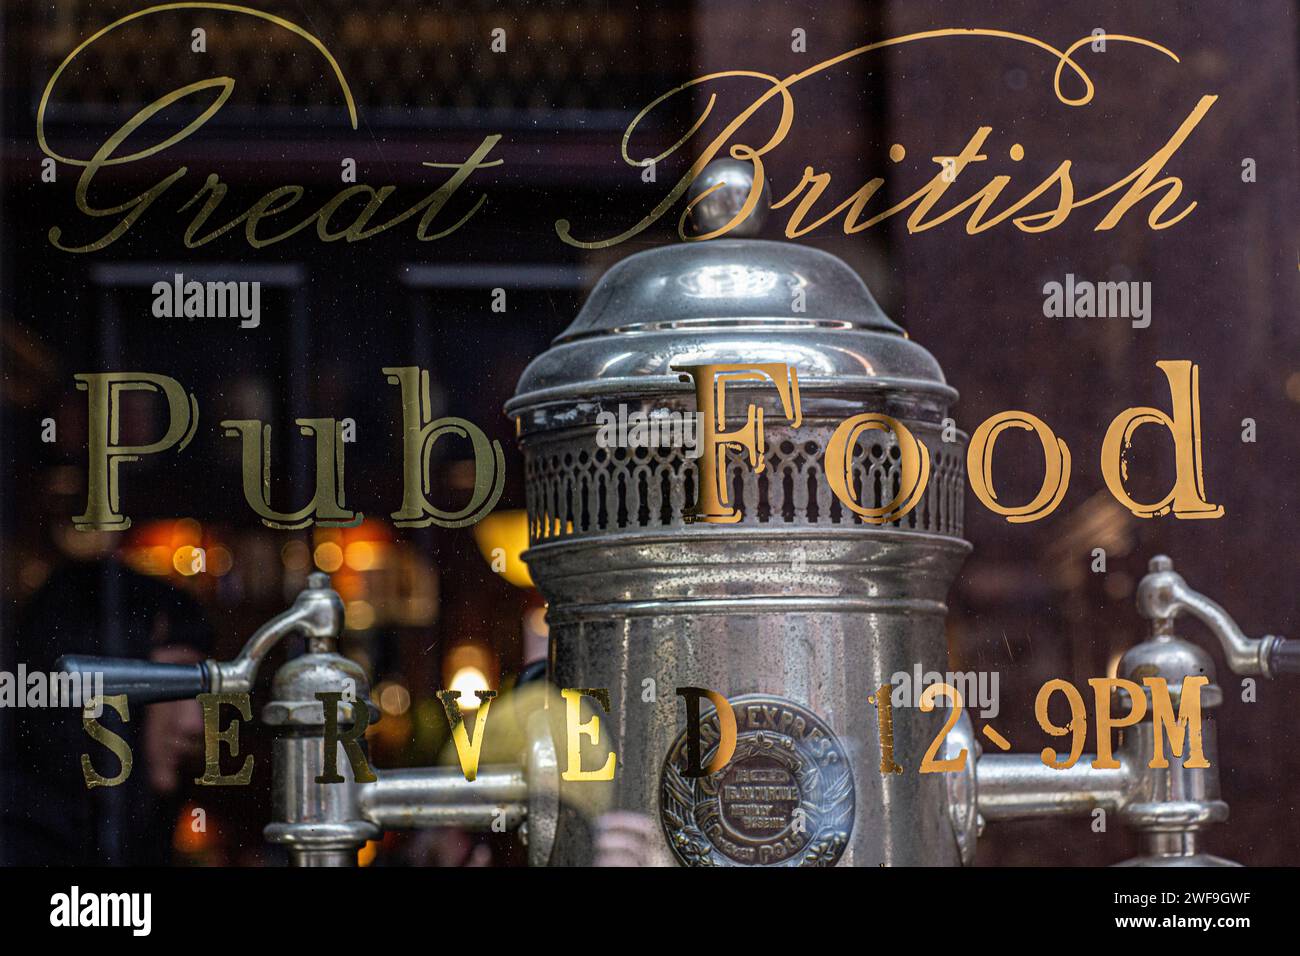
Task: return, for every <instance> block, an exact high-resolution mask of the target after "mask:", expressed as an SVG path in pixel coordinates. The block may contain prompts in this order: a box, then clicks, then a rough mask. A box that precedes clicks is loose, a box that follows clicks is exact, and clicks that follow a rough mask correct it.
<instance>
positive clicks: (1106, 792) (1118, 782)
mask: <svg viewBox="0 0 1300 956" xmlns="http://www.w3.org/2000/svg"><path fill="white" fill-rule="evenodd" d="M1092 759H1093V756H1092V755H1091V754H1084V755H1083V756H1082V757H1080V758H1079V759H1078V761H1076V762H1075V764H1074V766H1072V767H1069V768H1068V769H1065V770H1057V769H1055V768H1052V767H1049V766H1047V765H1046V764H1044V763H1043V761H1042V759H1041V758H1040V757H1039V756H1038V755H1037V754H986V755H984V756H982V757H980V759H979V761H978V762H977V763H976V764H975V780H976V787H977V800H978V805H979V812H980V815H981V816H982V817H984V819H985V820H1024V819H1028V818H1032V817H1045V816H1067V815H1083V814H1087V813H1090V812H1091V811H1092V810H1094V809H1095V808H1097V807H1102V808H1104V809H1107V810H1114V809H1118V808H1119V807H1120V806H1121V805H1122V804H1123V803H1124V802H1125V801H1126V800H1127V799H1128V795H1129V793H1130V792H1131V789H1132V786H1133V783H1134V778H1133V774H1132V772H1131V770H1130V765H1129V762H1128V761H1127V760H1125V759H1124V756H1123V755H1122V754H1121V755H1119V757H1118V758H1117V759H1118V760H1119V764H1120V766H1119V768H1118V769H1116V770H1104V769H1103V770H1097V769H1094V768H1093V767H1092Z"/></svg>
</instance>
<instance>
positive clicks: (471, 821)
mask: <svg viewBox="0 0 1300 956" xmlns="http://www.w3.org/2000/svg"><path fill="white" fill-rule="evenodd" d="M376 773H377V775H378V777H379V779H378V780H377V781H375V782H374V783H367V784H362V785H361V787H360V792H359V794H358V797H357V804H358V808H359V809H360V811H361V815H362V817H364V818H365V819H366V820H369V821H370V822H372V823H374V824H376V825H377V826H379V827H381V828H382V829H385V830H392V829H419V828H427V827H450V826H458V827H466V828H469V829H476V830H488V829H492V825H493V823H495V822H497V821H498V820H502V821H503V822H504V828H505V829H506V830H513V829H515V828H516V827H518V826H519V824H520V823H522V822H523V821H524V819H525V818H526V817H527V813H528V806H527V804H528V785H527V783H526V782H525V780H524V771H523V768H522V767H519V766H512V765H509V764H501V765H495V766H490V767H480V768H479V771H478V775H477V776H476V777H475V779H474V780H473V781H467V780H466V779H465V775H464V774H463V773H462V772H461V769H460V767H421V768H408V769H401V770H379V771H376Z"/></svg>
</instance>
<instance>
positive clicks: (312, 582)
mask: <svg viewBox="0 0 1300 956" xmlns="http://www.w3.org/2000/svg"><path fill="white" fill-rule="evenodd" d="M329 586H330V576H329V575H328V574H326V573H325V572H324V571H313V572H312V573H311V574H309V575H307V587H309V588H313V589H315V590H318V591H319V590H321V589H322V588H327V587H329Z"/></svg>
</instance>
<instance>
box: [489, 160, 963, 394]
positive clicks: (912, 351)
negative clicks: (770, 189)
mask: <svg viewBox="0 0 1300 956" xmlns="http://www.w3.org/2000/svg"><path fill="white" fill-rule="evenodd" d="M727 162H728V163H731V162H733V161H727ZM716 165H719V164H711V165H710V166H709V167H708V168H706V170H705V171H704V173H703V174H701V177H700V179H701V180H703V181H705V183H706V185H707V182H708V181H709V178H710V176H711V174H712V175H713V176H714V178H715V180H716V177H717V176H718V174H717V172H716V171H715V169H714V167H715V166H716ZM736 165H739V166H743V167H746V168H747V164H736ZM751 176H752V174H751ZM699 188H700V185H699V184H698V183H697V190H698V189H699ZM742 190H743V192H742ZM747 194H748V185H747V184H746V182H745V180H744V179H743V177H742V176H740V175H739V174H738V173H737V172H736V171H735V170H734V169H733V170H732V171H731V173H730V174H729V179H728V180H727V181H724V182H723V184H722V186H721V187H720V188H717V189H715V191H714V192H713V193H712V194H710V195H709V196H708V197H706V198H705V200H703V201H701V202H700V203H698V204H697V205H696V207H695V209H694V210H693V215H694V217H695V220H696V224H697V225H698V226H700V227H701V228H703V229H704V230H716V229H718V228H721V227H722V226H724V225H726V223H727V222H728V221H730V218H731V217H733V216H734V215H735V213H736V212H737V211H739V208H740V206H741V203H742V202H743V195H747ZM737 196H740V197H741V198H740V199H737V198H736V197H737ZM710 202H712V203H713V204H712V205H710V204H709V203H710ZM701 210H703V211H701ZM747 225H748V222H746V223H742V224H741V226H742V227H743V226H747ZM755 362H782V363H785V364H788V365H792V366H794V367H795V368H796V370H797V372H798V375H799V383H800V387H801V388H813V389H817V388H821V387H834V388H836V389H840V388H846V389H853V388H855V387H860V388H869V389H879V388H901V389H907V390H911V391H920V392H929V393H932V394H933V393H940V394H942V395H943V396H944V397H946V399H947V400H949V401H951V400H952V399H953V398H955V395H956V393H955V392H953V391H952V389H950V388H949V387H948V386H947V385H946V384H945V382H944V377H943V371H942V369H941V368H940V367H939V364H938V362H936V361H935V359H934V357H933V356H932V355H930V353H929V352H928V351H926V350H925V349H924V348H922V347H921V346H920V345H917V344H916V343H915V342H912V341H911V340H910V339H908V338H907V334H906V333H905V332H904V331H903V329H902V328H900V327H899V326H898V325H897V324H896V323H894V322H893V321H892V320H891V319H890V318H889V316H887V315H886V314H885V313H884V311H883V310H882V309H881V308H880V306H879V305H878V304H877V302H876V300H875V298H874V297H873V296H872V294H871V291H870V290H869V289H868V288H867V286H866V283H864V282H863V281H862V278H861V277H860V276H859V275H858V274H857V273H856V272H854V271H853V269H852V268H850V267H849V265H848V264H847V263H845V262H844V261H843V260H842V259H840V258H838V257H837V256H834V255H831V254H830V253H828V252H823V251H821V250H820V249H815V248H812V247H810V246H805V245H799V244H795V243H790V242H771V241H766V240H761V239H733V238H718V239H712V240H705V241H687V242H683V243H678V244H674V245H671V246H665V247H661V248H658V249H651V250H648V251H645V252H639V253H636V254H635V255H631V256H628V257H627V258H626V259H623V260H622V261H620V262H619V263H617V264H616V265H614V266H613V267H612V268H611V269H609V271H607V272H606V273H605V275H604V276H603V277H601V279H600V281H599V282H598V283H597V284H596V287H595V288H594V289H593V290H592V292H591V294H590V296H588V298H587V301H586V303H585V304H584V305H583V307H582V309H581V310H580V311H579V313H578V316H577V318H576V319H574V321H573V324H572V325H570V326H569V327H568V328H567V329H566V330H565V331H564V332H563V333H562V334H560V335H559V336H558V337H557V338H556V339H555V340H554V341H553V342H552V344H551V347H550V349H548V350H547V351H546V352H544V353H543V354H542V355H540V356H539V357H538V358H536V359H535V360H534V361H533V362H532V363H531V364H530V365H529V366H528V368H527V369H526V370H525V371H524V373H523V375H522V377H521V378H520V381H519V386H518V389H517V391H516V394H515V398H514V399H512V400H511V401H510V403H509V404H508V405H507V406H506V411H507V413H508V414H514V413H515V412H516V411H518V410H519V409H521V408H523V407H525V406H529V405H533V404H537V403H541V402H550V401H559V400H562V399H565V398H569V399H577V398H581V397H589V398H596V397H601V396H608V397H614V396H618V395H627V394H629V393H635V392H638V391H661V390H677V389H682V388H686V389H689V387H690V386H689V385H686V384H683V383H682V382H681V380H680V376H679V374H678V373H676V372H674V371H673V370H672V368H671V367H672V366H681V365H702V364H728V363H750V364H752V363H755Z"/></svg>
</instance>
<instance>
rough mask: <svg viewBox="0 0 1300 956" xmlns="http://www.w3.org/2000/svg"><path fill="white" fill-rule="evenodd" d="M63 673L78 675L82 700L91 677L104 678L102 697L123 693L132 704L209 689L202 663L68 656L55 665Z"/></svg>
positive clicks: (179, 698)
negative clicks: (161, 662)
mask: <svg viewBox="0 0 1300 956" xmlns="http://www.w3.org/2000/svg"><path fill="white" fill-rule="evenodd" d="M54 666H55V667H57V668H58V669H59V670H60V671H61V672H63V673H66V674H81V675H83V676H82V685H81V686H82V700H86V699H88V697H89V695H88V694H87V692H86V690H87V688H90V687H94V684H93V683H92V681H93V677H92V675H94V674H100V675H102V676H103V682H104V683H103V687H104V691H103V692H104V695H105V696H110V695H113V694H126V697H127V701H128V702H129V703H132V704H156V703H158V702H159V701H164V700H185V699H187V698H190V697H195V696H197V695H198V694H202V693H204V692H206V691H207V690H208V687H209V681H208V668H207V665H205V664H156V663H154V662H152V661H139V660H133V659H132V658H129V657H89V656H86V655H82V654H68V655H65V656H64V657H60V658H59V659H58V661H57V662H56V663H55V665H54Z"/></svg>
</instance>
